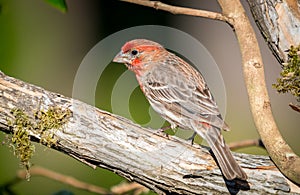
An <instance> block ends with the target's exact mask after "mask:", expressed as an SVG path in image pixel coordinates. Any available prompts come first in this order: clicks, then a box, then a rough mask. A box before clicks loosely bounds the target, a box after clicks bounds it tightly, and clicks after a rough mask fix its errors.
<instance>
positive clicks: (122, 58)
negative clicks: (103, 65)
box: [113, 51, 129, 63]
mask: <svg viewBox="0 0 300 195" xmlns="http://www.w3.org/2000/svg"><path fill="white" fill-rule="evenodd" d="M113 62H117V63H128V62H129V60H128V56H127V55H126V54H124V53H123V52H122V51H120V52H119V53H118V54H117V55H116V56H115V57H114V59H113Z"/></svg>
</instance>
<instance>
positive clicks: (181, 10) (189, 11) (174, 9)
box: [121, 0, 231, 24]
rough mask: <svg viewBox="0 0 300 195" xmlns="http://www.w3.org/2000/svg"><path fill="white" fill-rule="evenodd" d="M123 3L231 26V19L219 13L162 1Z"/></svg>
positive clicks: (127, 0)
mask: <svg viewBox="0 0 300 195" xmlns="http://www.w3.org/2000/svg"><path fill="white" fill-rule="evenodd" d="M121 1H124V2H128V3H134V4H138V5H143V6H146V7H152V8H154V9H157V10H163V11H167V12H170V13H172V14H182V15H189V16H197V17H204V18H210V19H213V20H220V21H224V22H228V23H229V24H231V20H230V18H228V17H226V16H224V15H223V14H221V13H217V12H212V11H206V10H199V9H193V8H187V7H179V6H174V5H168V4H165V3H162V2H160V1H149V0H121Z"/></svg>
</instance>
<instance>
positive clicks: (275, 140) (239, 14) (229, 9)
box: [122, 0, 300, 185]
mask: <svg viewBox="0 0 300 195" xmlns="http://www.w3.org/2000/svg"><path fill="white" fill-rule="evenodd" d="M122 1H127V2H131V3H135V4H139V5H145V6H149V7H153V8H157V5H160V2H157V1H148V0H122ZM218 2H219V4H220V6H221V8H222V12H223V13H222V16H225V18H226V21H227V23H228V24H230V25H231V27H232V28H234V30H235V34H236V36H237V39H238V41H239V46H240V50H241V54H242V61H243V70H244V79H245V84H246V88H247V91H248V97H249V102H250V107H251V111H252V116H253V119H254V122H255V125H256V128H257V131H258V133H259V135H260V137H261V139H262V141H263V143H264V145H265V147H266V149H267V151H268V153H269V155H270V157H271V158H272V160H273V161H274V162H275V164H276V166H277V167H278V168H279V169H280V170H281V171H282V173H283V174H284V175H286V176H287V177H288V178H289V179H291V180H292V181H293V182H295V183H297V184H298V185H300V157H299V156H297V155H296V154H295V153H294V152H293V150H292V149H291V148H290V147H289V145H288V144H287V143H286V142H285V141H284V139H283V138H282V136H281V134H280V132H279V129H278V127H277V125H276V123H275V120H274V118H273V114H272V110H271V103H270V99H269V95H268V91H267V88H266V83H265V77H264V66H263V62H262V57H261V53H260V48H259V46H258V41H257V39H256V36H255V32H254V30H253V28H252V26H251V24H250V22H249V19H248V17H247V15H246V13H245V10H244V8H243V6H242V5H241V3H240V1H239V0H234V1H229V0H218ZM172 7H173V6H170V5H168V6H167V5H164V9H163V10H165V11H168V12H171V13H173V11H172ZM199 11H201V10H199ZM180 14H185V15H193V16H200V17H207V16H205V15H203V14H202V15H196V14H193V13H189V12H185V11H184V10H182V12H180ZM208 18H210V19H213V18H212V17H208ZM270 135H272V136H270Z"/></svg>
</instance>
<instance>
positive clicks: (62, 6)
mask: <svg viewBox="0 0 300 195" xmlns="http://www.w3.org/2000/svg"><path fill="white" fill-rule="evenodd" d="M45 1H46V2H47V3H49V4H50V5H51V6H53V7H54V8H56V9H58V10H59V11H61V12H62V13H66V12H67V11H68V7H67V3H66V1H65V0H45Z"/></svg>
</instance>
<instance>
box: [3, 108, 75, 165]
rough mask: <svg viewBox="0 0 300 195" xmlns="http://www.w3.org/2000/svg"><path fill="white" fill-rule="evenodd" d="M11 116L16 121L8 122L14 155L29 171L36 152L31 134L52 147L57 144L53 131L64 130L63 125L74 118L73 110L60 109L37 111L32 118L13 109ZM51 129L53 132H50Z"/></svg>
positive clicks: (20, 110)
mask: <svg viewBox="0 0 300 195" xmlns="http://www.w3.org/2000/svg"><path fill="white" fill-rule="evenodd" d="M11 114H12V115H13V117H14V119H13V120H8V121H7V124H8V126H9V127H10V129H11V130H12V132H13V135H12V137H11V146H12V147H13V150H14V154H15V155H16V156H17V157H18V158H19V159H20V161H21V165H23V166H24V167H25V168H26V169H27V170H28V169H29V168H30V166H31V164H30V162H29V160H30V159H31V157H32V156H33V154H34V151H35V148H34V145H33V144H32V143H31V141H30V133H34V134H38V135H39V137H40V142H41V143H42V144H44V145H47V146H48V147H51V146H53V145H55V144H56V143H57V139H56V138H55V136H54V132H53V131H55V130H58V129H61V128H63V125H64V124H65V123H67V122H68V120H69V119H70V117H71V116H72V112H71V110H69V109H66V110H62V109H61V108H59V107H50V108H49V109H48V110H39V111H36V112H34V113H33V116H32V117H29V116H28V115H27V114H25V112H24V111H23V110H22V109H19V108H15V109H12V110H11ZM50 129H51V130H52V131H49V130H50Z"/></svg>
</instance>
